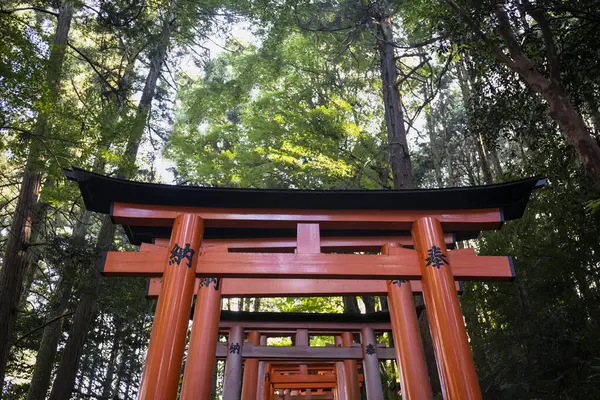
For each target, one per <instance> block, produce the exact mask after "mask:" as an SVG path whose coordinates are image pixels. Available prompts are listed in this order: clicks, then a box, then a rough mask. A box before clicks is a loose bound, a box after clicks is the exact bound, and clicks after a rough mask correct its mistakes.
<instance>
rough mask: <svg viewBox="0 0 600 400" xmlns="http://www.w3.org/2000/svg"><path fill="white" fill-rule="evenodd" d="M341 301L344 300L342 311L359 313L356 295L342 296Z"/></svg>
mask: <svg viewBox="0 0 600 400" xmlns="http://www.w3.org/2000/svg"><path fill="white" fill-rule="evenodd" d="M342 301H343V302H344V313H346V314H360V308H358V301H357V300H356V296H344V297H342Z"/></svg>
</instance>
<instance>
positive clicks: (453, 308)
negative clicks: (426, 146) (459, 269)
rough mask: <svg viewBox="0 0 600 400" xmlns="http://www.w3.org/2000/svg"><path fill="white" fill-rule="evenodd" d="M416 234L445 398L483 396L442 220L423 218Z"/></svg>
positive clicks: (461, 399)
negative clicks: (451, 267) (457, 292)
mask: <svg viewBox="0 0 600 400" xmlns="http://www.w3.org/2000/svg"><path fill="white" fill-rule="evenodd" d="M412 234H413V240H414V242H415V248H416V250H417V252H418V254H419V263H420V265H421V272H422V274H423V276H422V281H421V282H422V284H423V296H424V298H425V305H426V306H427V317H428V319H429V326H430V329H431V337H432V339H433V348H434V350H435V357H436V361H437V366H438V371H439V374H440V382H441V385H442V392H443V395H444V399H450V400H455V399H456V400H471V399H481V389H480V388H479V380H478V379H477V373H476V371H475V364H474V362H473V355H472V354H471V348H470V347H469V341H468V338H467V332H466V330H465V325H464V322H463V316H462V312H461V310H460V304H459V301H458V295H457V294H456V286H455V284H454V277H453V276H452V270H451V269H450V263H449V258H448V251H447V250H446V244H445V242H444V234H443V231H442V226H441V224H440V221H439V220H437V219H436V218H433V217H423V218H420V219H418V220H417V221H416V222H414V223H413V226H412Z"/></svg>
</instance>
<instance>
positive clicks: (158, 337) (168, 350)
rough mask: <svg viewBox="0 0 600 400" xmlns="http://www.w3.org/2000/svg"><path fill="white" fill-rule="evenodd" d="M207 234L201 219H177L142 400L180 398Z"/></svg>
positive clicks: (187, 215)
mask: <svg viewBox="0 0 600 400" xmlns="http://www.w3.org/2000/svg"><path fill="white" fill-rule="evenodd" d="M203 233H204V224H203V222H202V219H201V218H200V217H198V216H197V215H194V214H182V215H178V216H177V218H175V223H174V224H173V233H172V234H171V241H170V243H169V249H170V252H169V253H168V256H167V259H166V260H165V269H164V273H163V287H162V292H161V295H160V296H159V298H158V304H157V306H156V313H155V316H154V326H153V327H152V334H151V335H150V344H149V346H148V354H147V356H146V365H145V366H144V374H143V376H142V382H141V384H140V391H139V395H138V398H140V399H144V400H147V399H175V398H176V397H177V389H178V387H179V378H180V375H181V363H182V360H183V353H184V351H185V341H186V336H187V328H188V322H189V319H190V311H191V308H192V298H193V295H194V282H195V279H196V264H195V262H194V261H195V258H194V257H195V256H197V255H198V253H199V249H200V244H201V242H202V235H203ZM212 354H214V352H213V353H212Z"/></svg>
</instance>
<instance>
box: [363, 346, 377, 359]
mask: <svg viewBox="0 0 600 400" xmlns="http://www.w3.org/2000/svg"><path fill="white" fill-rule="evenodd" d="M365 353H367V354H368V355H370V356H372V355H373V354H375V353H377V351H376V350H375V346H373V343H369V344H368V345H367V346H366V347H365Z"/></svg>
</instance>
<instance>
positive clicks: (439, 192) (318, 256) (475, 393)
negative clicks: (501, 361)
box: [66, 168, 545, 400]
mask: <svg viewBox="0 0 600 400" xmlns="http://www.w3.org/2000/svg"><path fill="white" fill-rule="evenodd" d="M66 174H67V176H68V177H69V178H70V179H72V180H75V181H77V182H78V183H79V187H80V190H81V193H82V196H83V199H84V202H85V205H86V207H87V209H88V210H90V211H97V212H102V213H110V215H111V216H112V219H113V221H114V222H115V223H117V224H122V225H123V226H124V228H125V230H126V232H127V233H128V235H129V236H130V238H132V237H133V235H134V234H135V229H136V228H138V227H154V228H156V229H157V230H163V231H164V230H169V228H170V241H169V246H168V249H163V250H162V252H160V251H159V249H156V251H142V252H138V253H118V252H109V253H108V254H107V258H106V262H105V265H104V272H105V273H107V274H109V273H113V274H122V275H145V276H160V275H161V274H162V276H163V287H162V291H161V295H160V297H159V300H158V304H157V308H156V314H155V319H154V326H153V329H152V334H151V338H150V344H149V347H148V354H147V359H146V364H145V368H144V374H143V377H142V382H141V386H140V392H139V393H140V394H139V397H140V398H142V399H154V398H160V399H174V398H175V397H176V396H177V390H178V383H179V375H180V371H181V364H182V359H183V353H184V348H185V340H186V332H187V321H188V318H189V313H190V309H191V304H192V298H193V294H194V285H195V280H196V277H199V278H201V280H200V285H199V289H198V292H197V301H196V308H195V314H194V320H195V323H194V325H193V328H192V335H191V338H190V344H189V351H188V358H187V364H186V369H185V373H184V378H183V387H182V393H181V398H182V399H197V398H208V396H209V393H210V387H211V384H210V380H211V376H212V369H213V363H214V354H215V350H216V340H217V332H218V323H219V312H220V299H221V292H222V290H223V286H224V285H226V284H227V281H225V282H223V284H221V282H220V278H234V279H236V278H237V279H239V278H253V279H259V280H260V279H265V278H268V279H273V278H278V279H285V278H288V279H289V278H298V279H342V280H348V279H350V280H388V296H389V297H390V315H391V319H392V327H393V330H394V333H398V334H399V335H397V337H398V338H399V339H398V341H399V342H400V343H399V345H398V346H397V348H398V349H399V352H400V354H399V356H398V358H399V365H400V367H401V370H402V374H401V385H402V391H403V393H404V394H406V395H407V397H409V398H414V399H417V398H428V396H429V398H430V397H431V389H430V387H429V382H428V379H425V378H424V377H423V371H416V372H417V373H414V372H415V366H414V365H411V366H410V368H409V367H408V364H405V362H406V361H407V359H406V358H407V357H406V356H405V354H409V355H413V356H414V355H415V354H416V353H420V354H417V356H418V357H417V358H419V357H420V358H422V348H420V339H419V340H418V341H417V337H418V332H415V331H414V328H415V323H414V321H415V320H416V318H415V310H414V304H413V302H412V289H411V286H410V285H405V284H404V283H405V282H406V281H408V280H421V284H422V291H423V295H424V298H425V303H426V306H427V308H428V319H429V324H430V330H431V335H432V339H433V344H434V350H435V354H436V360H437V365H438V370H439V374H440V380H441V384H442V391H443V395H444V398H447V399H461V400H462V399H480V398H481V392H480V389H479V383H478V379H477V375H476V372H475V366H474V363H473V358H472V355H471V351H470V348H469V343H468V338H467V335H466V330H465V326H464V323H463V319H462V314H461V311H460V305H459V301H458V296H457V294H456V286H455V285H456V284H455V281H454V279H455V278H456V279H457V280H464V281H466V280H485V281H489V280H507V279H508V280H510V279H512V278H513V277H514V271H513V268H512V262H511V260H510V257H480V256H476V255H475V254H474V252H472V251H463V250H456V251H454V252H448V251H447V247H446V239H445V234H455V235H457V238H458V236H459V235H461V234H462V235H466V237H474V236H476V235H477V233H478V232H479V231H482V230H493V229H498V228H500V227H501V225H502V224H503V223H504V221H505V220H510V219H516V218H520V216H521V215H522V213H523V211H524V209H525V206H526V204H527V201H528V199H529V196H530V194H531V191H532V190H533V189H534V188H536V187H539V186H542V185H543V184H544V182H545V180H543V179H540V178H529V179H523V180H520V181H515V182H509V183H504V184H498V185H488V186H476V187H463V188H448V189H434V190H399V191H300V190H252V189H225V188H205V187H187V186H171V185H157V184H145V183H138V182H131V181H124V180H120V179H113V178H109V177H106V176H102V175H98V174H93V173H90V172H86V171H83V170H81V169H76V168H74V169H73V170H72V171H66ZM299 224H300V225H299ZM296 231H297V238H296V240H297V243H296V253H295V254H290V253H284V252H270V253H237V252H228V251H227V249H228V248H227V247H225V248H223V249H224V251H218V250H217V251H210V250H209V249H210V248H209V247H203V246H202V241H203V240H208V239H214V238H218V239H227V240H230V239H248V238H253V237H254V238H265V237H266V238H279V239H285V238H288V239H289V238H290V237H292V238H293V237H294V236H295V235H296ZM321 235H322V236H324V237H325V236H332V237H346V238H348V237H353V236H360V237H374V236H375V237H377V236H386V235H392V236H393V235H403V236H412V240H413V242H414V247H415V249H414V250H412V249H406V248H402V247H397V245H395V244H394V243H391V244H389V245H385V246H383V249H382V252H381V254H380V255H371V254H324V253H321V238H320V236H321ZM154 236H155V237H160V236H161V235H159V234H154ZM163 237H164V236H163ZM463 237H464V236H463ZM507 271H508V272H507ZM248 284H250V285H252V281H250V280H248ZM396 288H397V289H396ZM198 321H202V322H201V323H200V322H198ZM415 349H416V350H415ZM416 369H419V368H416ZM349 400H354V399H349Z"/></svg>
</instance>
